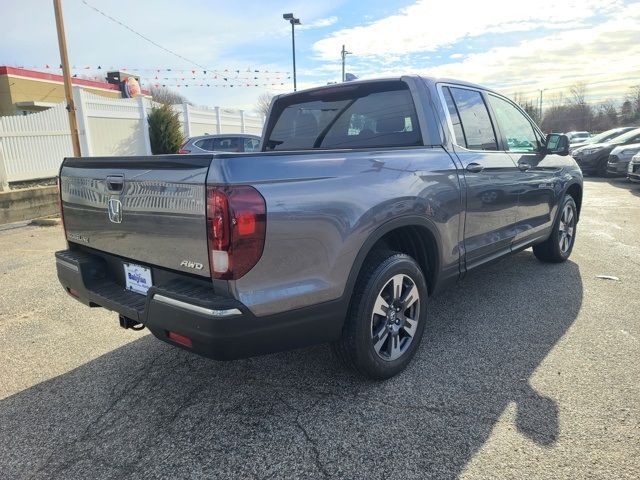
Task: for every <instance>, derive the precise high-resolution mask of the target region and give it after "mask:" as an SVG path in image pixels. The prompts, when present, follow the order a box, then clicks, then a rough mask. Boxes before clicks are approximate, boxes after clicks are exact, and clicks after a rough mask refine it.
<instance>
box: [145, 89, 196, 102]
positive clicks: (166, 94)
mask: <svg viewBox="0 0 640 480" xmlns="http://www.w3.org/2000/svg"><path fill="white" fill-rule="evenodd" d="M151 98H153V99H154V100H155V101H156V102H158V103H162V104H164V105H178V104H181V103H188V104H189V105H192V103H191V102H190V101H189V100H187V97H185V96H184V95H182V94H181V93H179V92H176V91H175V90H171V89H170V88H167V87H151Z"/></svg>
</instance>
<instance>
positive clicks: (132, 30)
mask: <svg viewBox="0 0 640 480" xmlns="http://www.w3.org/2000/svg"><path fill="white" fill-rule="evenodd" d="M82 3H84V4H85V5H86V6H87V7H89V8H91V9H93V10H95V11H96V12H98V13H99V14H100V15H102V16H103V17H106V18H108V19H109V20H111V21H112V22H115V23H117V24H118V25H120V26H121V27H123V28H126V29H127V30H129V31H130V32H131V33H133V34H135V35H137V36H138V37H140V38H142V39H143V40H145V41H147V42H149V43H150V44H152V45H154V46H156V47H158V48H160V49H161V50H164V51H165V52H167V53H170V54H171V55H173V56H175V57H178V58H179V59H181V60H184V61H185V62H188V63H191V64H192V65H195V66H196V67H199V68H201V69H202V70H211V69H209V68H207V67H205V66H202V65H200V64H199V63H197V62H194V61H193V60H191V59H189V58H187V57H185V56H183V55H180V54H179V53H176V52H174V51H173V50H169V49H168V48H166V47H163V46H162V45H160V44H159V43H157V42H155V41H153V40H151V39H150V38H149V37H147V36H145V35H143V34H142V33H140V32H138V31H136V30H134V29H133V28H131V27H130V26H129V25H127V24H125V23H123V22H121V21H120V20H118V19H117V18H114V17H112V16H111V15H109V14H108V13H105V12H103V11H102V10H100V9H99V8H97V7H94V6H93V5H91V4H90V3H89V2H87V1H86V0H82ZM211 71H212V72H215V70H211ZM216 73H218V72H216Z"/></svg>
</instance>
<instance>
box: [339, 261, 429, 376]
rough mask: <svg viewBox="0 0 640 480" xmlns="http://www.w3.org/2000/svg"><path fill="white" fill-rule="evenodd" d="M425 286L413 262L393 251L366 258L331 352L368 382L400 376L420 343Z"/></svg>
mask: <svg viewBox="0 0 640 480" xmlns="http://www.w3.org/2000/svg"><path fill="white" fill-rule="evenodd" d="M427 298H428V290H427V284H426V281H425V278H424V275H423V273H422V270H421V269H420V267H419V265H418V264H417V263H416V261H415V260H414V259H413V258H411V257H410V256H408V255H405V254H403V253H397V252H392V251H375V252H373V253H372V254H370V255H369V257H367V260H366V261H365V264H364V265H363V267H362V272H361V274H360V276H359V278H358V281H357V283H356V286H355V290H354V295H353V297H352V301H351V305H350V307H349V312H348V314H347V318H346V320H345V326H344V329H343V334H342V338H341V339H340V340H339V341H338V342H336V343H335V344H334V345H333V347H334V351H335V353H336V355H337V356H338V358H339V359H340V360H342V362H343V363H345V364H346V365H347V366H349V367H352V368H354V369H355V370H356V371H358V372H359V373H361V374H362V375H364V376H367V377H369V378H372V379H378V380H381V379H385V378H389V377H392V376H393V375H396V374H397V373H399V372H401V371H402V370H403V369H404V368H405V367H406V366H407V365H408V364H409V362H410V361H411V359H412V358H413V356H414V355H415V352H416V350H417V348H418V346H419V344H420V341H421V339H422V334H423V332H424V326H425V322H426V305H427Z"/></svg>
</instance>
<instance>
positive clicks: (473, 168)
mask: <svg viewBox="0 0 640 480" xmlns="http://www.w3.org/2000/svg"><path fill="white" fill-rule="evenodd" d="M482 170H484V167H483V166H482V165H480V164H479V163H475V162H473V163H470V164H469V165H467V172H472V173H479V172H481V171H482Z"/></svg>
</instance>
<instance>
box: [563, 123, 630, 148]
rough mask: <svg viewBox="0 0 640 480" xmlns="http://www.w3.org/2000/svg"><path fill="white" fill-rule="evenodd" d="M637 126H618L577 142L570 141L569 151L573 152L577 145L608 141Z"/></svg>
mask: <svg viewBox="0 0 640 480" xmlns="http://www.w3.org/2000/svg"><path fill="white" fill-rule="evenodd" d="M636 128H638V127H618V128H612V129H611V130H607V131H605V132H602V133H599V134H597V135H594V136H593V137H590V138H588V139H587V140H583V141H580V142H577V143H571V146H570V147H569V153H573V151H574V150H575V149H577V148H579V147H583V146H585V145H588V144H592V143H603V142H608V141H609V140H611V139H613V138H615V137H619V136H620V135H622V134H623V133H627V132H629V131H631V130H635V129H636Z"/></svg>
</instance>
